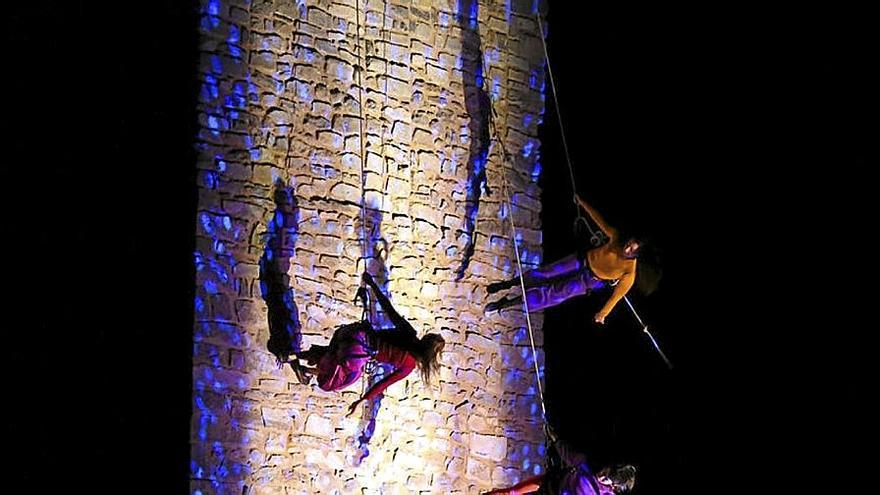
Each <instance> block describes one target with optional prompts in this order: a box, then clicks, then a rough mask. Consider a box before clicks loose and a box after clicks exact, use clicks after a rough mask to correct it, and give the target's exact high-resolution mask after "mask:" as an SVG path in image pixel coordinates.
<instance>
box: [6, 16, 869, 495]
mask: <svg viewBox="0 0 880 495" xmlns="http://www.w3.org/2000/svg"><path fill="white" fill-rule="evenodd" d="M187 3H188V2H176V1H164V2H154V3H150V4H149V5H148V4H134V3H131V2H106V4H105V5H101V3H100V2H40V3H26V5H25V3H23V2H19V3H16V4H15V5H14V6H10V7H9V8H7V9H4V10H6V12H4V16H5V19H4V29H3V36H4V45H5V46H7V47H8V50H7V51H6V54H5V55H6V60H5V63H6V64H7V67H6V69H7V70H4V74H5V76H4V79H5V80H6V82H8V83H12V89H8V90H7V93H5V96H6V98H5V104H6V109H5V112H6V113H9V110H10V109H11V114H10V118H6V119H4V120H5V123H4V126H5V127H7V129H5V130H6V132H5V134H6V136H7V137H9V140H8V142H9V143H10V147H9V148H8V150H9V152H8V153H7V154H6V156H4V159H3V176H4V184H5V185H6V187H5V191H4V192H5V194H4V200H6V201H5V202H4V203H6V202H7V201H8V204H4V206H5V208H4V210H5V212H6V213H7V216H8V217H9V218H11V224H8V225H7V226H8V233H9V236H8V239H9V240H8V241H4V244H5V247H6V248H8V249H9V248H11V249H9V250H10V251H11V254H7V255H6V258H5V261H6V263H7V273H6V280H5V282H6V286H7V291H6V292H12V293H13V295H14V299H12V300H11V301H8V302H9V307H10V308H12V311H13V318H12V319H11V320H7V321H5V322H4V327H6V328H5V330H6V332H4V335H5V336H6V337H7V339H6V341H5V345H4V349H5V351H4V354H5V359H4V363H5V365H6V366H7V369H6V370H5V371H6V372H5V378H6V380H5V382H6V384H7V386H6V387H5V389H4V391H5V392H6V393H5V394H4V403H5V404H6V406H5V407H4V409H5V412H6V413H7V416H8V419H7V420H6V421H5V422H4V423H3V428H4V432H5V435H4V437H5V438H6V439H8V440H11V444H9V448H8V454H9V455H10V456H11V459H12V464H11V465H9V464H7V466H6V471H7V472H9V473H11V474H12V476H10V478H11V479H12V480H13V481H15V484H18V483H24V484H26V485H29V486H30V487H31V490H29V491H30V492H38V493H39V492H44V491H47V490H49V488H50V487H58V488H63V489H65V490H66V489H69V488H70V487H71V486H72V485H73V486H76V487H77V489H82V490H83V491H86V492H88V493H110V492H114V493H118V492H121V491H126V492H134V493H183V492H185V490H186V487H187V483H188V459H189V446H188V443H187V442H188V436H189V420H190V401H191V389H190V373H191V339H190V333H189V332H188V331H187V330H188V329H190V328H192V300H193V290H194V287H193V277H194V275H193V271H194V270H193V267H192V252H193V250H194V239H193V232H194V231H195V225H194V221H195V215H194V214H193V212H194V211H195V208H196V197H195V187H194V184H195V180H194V167H193V164H194V163H195V152H194V150H193V146H192V140H193V136H195V134H196V128H195V122H196V114H195V105H196V96H197V85H196V80H195V74H196V66H197V62H198V61H197V56H196V46H197V31H196V28H195V27H196V25H197V20H196V16H195V9H190V8H189V6H188V5H187ZM738 9H739V10H725V9H723V8H721V7H715V8H714V10H707V9H705V8H703V9H700V8H688V9H684V8H682V9H669V8H663V9H660V8H659V7H653V8H650V9H645V8H643V7H637V6H635V5H629V4H627V5H624V6H619V7H616V8H611V7H608V6H607V5H604V4H603V5H586V2H573V1H570V2H564V1H555V2H552V5H551V8H550V14H549V17H548V22H549V25H550V27H549V33H548V34H549V43H550V58H551V63H552V68H553V70H554V75H555V77H556V80H557V83H558V89H559V97H560V100H561V103H562V109H563V115H562V117H563V120H564V123H565V131H566V133H567V136H568V140H569V145H570V149H571V154H572V159H573V162H574V164H575V167H576V169H575V176H576V181H577V189H578V191H579V192H580V193H581V194H582V196H583V197H584V198H585V199H587V200H588V201H590V202H591V203H593V205H594V206H595V207H596V208H597V209H599V210H600V211H601V212H602V213H603V214H605V216H606V218H607V220H608V221H609V223H611V224H612V225H626V226H630V227H633V228H637V229H639V230H642V231H645V232H646V233H648V234H650V236H651V237H652V238H653V239H654V240H655V241H656V244H657V246H659V247H660V248H661V249H662V253H663V257H662V266H663V270H664V277H663V280H662V281H661V285H660V289H659V290H658V292H656V293H655V294H654V295H652V296H650V297H648V298H643V297H640V296H638V295H635V296H633V298H632V299H633V302H634V304H635V305H636V306H637V308H638V310H639V312H640V313H641V316H642V317H643V319H645V320H646V322H647V323H648V324H649V325H650V327H651V329H652V331H653V333H654V335H655V337H656V338H657V339H658V341H659V342H660V344H661V345H662V346H663V348H664V350H665V352H666V354H667V355H668V357H669V358H670V359H671V361H672V362H673V364H674V365H675V368H674V369H673V370H671V371H670V370H668V369H666V368H665V365H664V364H663V362H662V361H661V359H660V358H659V356H657V355H656V353H655V352H654V351H653V350H652V348H651V347H650V345H649V343H648V341H647V340H646V338H645V336H644V335H643V334H642V333H641V332H640V329H639V327H638V325H637V323H636V322H635V320H634V318H633V317H632V316H631V315H630V314H629V313H628V311H627V310H626V308H625V307H624V306H619V307H618V308H617V309H616V310H615V311H614V312H613V313H612V315H611V316H610V317H609V318H608V320H607V321H608V324H607V325H606V326H605V327H599V326H597V325H595V324H593V323H592V315H593V314H595V311H596V309H597V307H598V304H600V303H601V302H602V299H603V297H604V296H601V297H595V298H582V299H581V300H577V301H570V302H568V303H565V304H563V305H561V306H559V307H557V308H553V309H550V310H547V311H546V312H545V314H546V316H545V323H544V333H545V350H546V360H547V364H546V395H547V402H548V404H547V408H548V415H549V417H550V421H551V422H552V423H553V424H554V425H555V426H556V427H557V429H558V430H559V432H560V434H561V435H562V436H563V437H565V438H567V439H569V440H570V441H571V442H572V443H573V444H575V445H576V446H578V447H579V448H581V449H583V450H584V451H585V452H586V453H587V454H588V455H589V457H590V459H591V460H592V462H593V464H594V465H595V466H601V465H603V464H605V463H610V462H630V463H633V464H636V465H637V466H638V467H639V470H640V478H639V482H638V483H637V485H636V487H637V490H636V492H637V493H639V494H642V493H651V494H665V493H715V492H717V491H723V489H730V488H732V487H736V486H739V483H742V482H743V480H742V475H743V473H747V474H748V476H749V479H748V483H747V484H748V489H746V490H745V491H748V492H749V493H766V492H768V490H764V489H762V488H764V487H763V485H762V486H761V487H756V486H754V485H753V484H752V483H754V476H755V475H756V473H765V474H766V473H767V472H770V473H779V472H784V473H786V474H785V475H784V476H783V477H784V478H785V479H786V481H787V482H788V480H792V479H797V478H800V477H798V476H792V475H791V474H790V473H788V471H782V470H779V469H778V465H779V464H780V463H782V462H784V461H790V460H791V459H790V456H789V455H788V454H784V453H783V452H782V449H783V448H788V447H794V448H795V450H799V451H800V452H801V454H802V455H803V456H804V457H806V458H808V459H809V461H808V462H807V463H804V464H801V465H802V466H807V467H810V468H814V467H815V468H816V469H818V470H819V471H822V470H827V469H831V466H832V465H835V466H845V467H848V468H852V467H853V466H854V464H850V463H851V462H853V460H854V459H855V458H856V457H857V456H856V455H855V454H853V449H851V448H850V447H849V445H850V443H851V442H855V441H857V440H858V439H859V438H860V437H861V435H862V434H863V432H862V430H860V429H859V428H858V427H856V426H855V423H856V422H855V421H853V420H854V419H860V418H863V417H868V413H866V412H862V411H864V410H863V409H861V408H859V409H858V411H859V412H855V409H856V408H855V406H856V405H859V406H861V405H862V404H863V403H864V402H866V401H867V399H865V397H866V393H865V391H866V390H867V387H868V382H869V380H868V378H866V377H867V376H868V375H867V374H866V373H865V370H867V366H868V365H867V363H869V362H870V359H869V355H868V350H867V349H869V348H870V346H867V345H863V344H862V342H861V340H860V339H861V336H860V335H861V334H860V333H859V332H862V333H870V332H872V331H873V330H864V328H862V327H858V326H856V325H852V324H850V323H852V322H853V321H854V319H853V317H852V311H851V308H852V306H847V305H833V304H831V303H830V302H829V300H828V299H821V300H819V301H814V300H812V299H810V300H808V299H807V298H806V297H804V298H801V297H800V296H796V295H794V290H795V289H796V288H797V285H799V284H801V283H803V284H804V286H809V287H814V286H818V287H820V288H821V289H820V290H821V291H822V292H823V293H827V294H829V296H828V297H830V295H831V294H833V293H835V292H836V291H837V290H838V287H840V284H839V282H841V280H840V279H839V278H838V276H845V275H847V273H848V272H846V270H843V271H840V270H839V269H838V268H839V267H832V268H834V269H831V268H829V267H827V266H825V267H821V268H815V267H813V268H811V269H808V270H803V269H801V268H799V267H809V266H813V265H808V264H807V262H808V261H815V260H816V255H815V254H813V253H815V252H821V251H815V250H816V248H818V247H819V246H821V245H823V243H826V244H825V245H827V243H829V242H831V241H832V240H835V241H837V240H840V239H846V237H847V235H848V233H849V234H855V235H859V233H860V232H862V231H863V230H864V229H865V228H866V225H868V226H870V225H873V224H872V223H868V224H858V223H855V222H856V221H857V219H856V218H855V215H854V213H856V212H858V211H860V210H862V209H864V207H865V206H867V205H869V204H870V203H869V202H868V201H869V200H870V196H866V195H864V194H863V193H864V192H867V191H869V190H870V189H872V188H873V186H872V185H871V184H873V182H871V180H869V179H868V178H867V171H866V168H867V166H866V164H867V163H868V153H867V149H868V146H867V143H868V142H869V141H870V139H876V125H873V126H871V125H867V123H868V122H870V121H871V120H873V121H874V122H875V124H876V115H877V112H876V96H873V95H875V94H876V88H877V87H878V86H877V84H876V81H874V80H873V79H872V78H871V77H869V73H872V72H873V71H872V70H870V69H871V68H872V67H871V66H875V65H876V53H871V52H870V51H869V48H868V47H871V46H877V45H880V44H878V43H877V40H876V39H875V38H876V35H875V34H874V31H876V28H870V29H869V27H867V26H865V25H863V23H864V22H865V21H866V20H867V19H868V18H869V17H868V16H867V15H866V14H865V13H863V12H842V11H833V12H832V11H812V12H807V11H805V10H803V9H801V10H796V11H795V10H792V11H784V12H769V11H767V10H766V9H753V10H752V9H749V8H747V7H745V6H738ZM546 104H547V113H546V114H545V116H544V126H543V128H542V130H541V132H542V136H541V139H542V147H541V156H542V164H543V174H542V177H541V186H542V187H543V189H544V191H545V195H544V198H543V206H544V215H543V222H544V227H545V228H544V256H545V259H546V260H552V259H556V258H559V257H562V256H565V255H567V254H569V253H570V252H572V251H573V250H574V249H575V247H576V246H577V242H578V241H577V239H575V237H574V236H573V235H572V222H573V220H574V208H573V206H572V203H571V199H570V198H571V193H572V191H571V184H570V183H569V178H568V170H567V168H566V165H565V161H564V156H563V154H562V148H561V142H560V139H559V136H560V129H559V128H558V125H557V123H556V114H555V110H554V106H553V99H552V95H551V94H550V87H549V81H548V85H547V99H546ZM158 191H161V194H158V193H157V192H158ZM19 192H22V193H24V194H25V195H26V196H25V198H26V199H24V200H21V199H18V196H19V195H18V194H16V193H19ZM832 196H834V197H835V199H834V200H833V201H832V200H830V198H831V197H832ZM837 197H841V198H842V199H840V200H838V199H836V198H837ZM866 198H867V199H866ZM831 205H835V206H842V207H843V208H844V209H845V212H846V213H847V215H845V216H832V215H831V214H830V213H829V211H828V208H829V207H830V206H831ZM850 219H852V221H851V222H850V221H849V220H850ZM804 228H806V229H808V230H807V233H808V235H805V236H803V237H801V234H800V230H801V229H804ZM854 228H857V229H859V230H854ZM868 237H871V236H868ZM4 239H7V237H6V236H4ZM802 259H804V261H802ZM846 266H849V265H846ZM9 268H11V270H9ZM838 272H840V273H838ZM795 273H801V274H806V277H805V278H804V279H803V281H802V282H801V281H800V279H798V280H796V279H795V278H794V274H795ZM807 284H810V285H807ZM157 295H161V296H157ZM823 297H824V296H823ZM813 303H815V305H811V304H813ZM829 317H831V318H834V320H835V323H836V324H835V325H834V326H833V327H832V326H828V325H827V324H826V323H825V322H824V320H823V321H822V322H821V323H820V320H822V319H823V318H829ZM801 320H808V321H807V322H802V321H801ZM809 320H812V321H809ZM860 328H861V330H860ZM828 329H833V332H832V331H829V330H828ZM874 388H876V387H874ZM801 396H807V397H808V398H807V399H798V398H797V397H801ZM792 403H793V404H795V407H788V406H790V404H792ZM783 406H785V407H783ZM795 411H796V412H795ZM851 411H852V412H851ZM807 415H809V417H810V419H806V418H807ZM825 424H830V425H831V427H832V428H831V430H832V432H830V433H822V434H821V435H817V434H816V433H817V431H818V430H819V428H817V426H819V425H825ZM780 444H781V445H782V446H783V447H780V446H779V445H780ZM826 444H827V445H826ZM764 461H770V462H772V463H774V464H775V465H777V467H776V468H771V469H769V470H765V469H763V468H758V465H759V464H763V462H764ZM851 479H855V480H861V479H863V478H860V477H858V476H853V477H852V478H850V477H848V476H838V477H837V478H836V479H835V482H834V486H835V488H838V489H839V488H842V484H844V483H846V482H847V481H850V480H851ZM855 484H856V485H859V484H861V483H859V482H855ZM787 492H789V491H788V490H785V491H784V492H783V493H787Z"/></svg>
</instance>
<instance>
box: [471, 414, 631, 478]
mask: <svg viewBox="0 0 880 495" xmlns="http://www.w3.org/2000/svg"><path fill="white" fill-rule="evenodd" d="M548 438H549V439H550V448H549V449H548V463H547V472H545V473H544V474H542V475H539V476H533V477H531V478H528V479H525V480H523V481H520V482H519V483H517V484H516V485H513V486H511V487H508V488H498V489H495V490H492V491H490V492H486V493H485V494H484V495H521V494H523V493H542V494H547V495H563V494H565V495H618V494H621V493H624V492H627V491H629V490H632V488H633V485H635V481H636V478H635V476H636V468H634V467H633V466H631V465H629V464H624V465H620V466H615V467H606V468H605V469H603V470H601V471H599V473H597V474H593V472H592V471H591V470H590V466H589V465H587V462H586V456H585V455H584V454H583V453H581V452H578V451H577V450H574V449H573V448H572V447H571V446H570V445H568V444H566V443H565V442H563V441H561V440H560V439H559V438H557V437H556V435H555V434H554V433H553V431H552V429H550V428H549V427H548Z"/></svg>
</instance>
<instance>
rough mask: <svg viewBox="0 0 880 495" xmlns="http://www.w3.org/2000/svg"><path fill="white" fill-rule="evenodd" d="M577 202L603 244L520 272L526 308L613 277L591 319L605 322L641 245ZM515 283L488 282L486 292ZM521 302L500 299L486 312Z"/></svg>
mask: <svg viewBox="0 0 880 495" xmlns="http://www.w3.org/2000/svg"><path fill="white" fill-rule="evenodd" d="M576 197H577V201H578V204H579V205H580V206H581V207H582V208H583V209H584V210H586V212H587V213H588V214H589V215H590V217H591V218H592V219H593V221H594V222H595V223H596V225H598V226H599V229H600V230H602V232H604V233H605V235H606V236H607V237H608V242H606V243H605V244H603V245H601V246H599V247H596V248H593V249H590V250H588V251H587V252H586V253H583V254H581V253H575V254H572V255H570V256H567V257H565V258H562V259H561V260H559V261H556V262H554V263H551V264H549V265H546V266H542V267H539V268H536V269H534V270H531V271H528V272H526V273H524V274H523V281H524V283H525V287H526V300H527V302H528V304H529V311H539V310H542V309H545V308H549V307H552V306H556V305H557V304H561V303H562V302H564V301H566V300H568V299H571V298H573V297H577V296H581V295H584V294H589V293H590V292H592V291H594V290H597V289H601V288H604V287H605V286H606V285H608V284H609V283H611V282H613V281H614V280H617V281H618V282H617V285H616V286H615V287H614V292H613V293H612V294H611V297H609V298H608V302H606V303H605V305H604V306H603V307H602V309H600V310H599V312H598V313H596V316H595V321H596V322H598V323H605V318H606V317H607V316H608V313H610V312H611V310H612V309H614V306H615V305H616V304H617V302H618V301H620V300H621V299H622V298H623V296H625V295H626V293H627V292H628V291H629V290H630V288H631V287H632V286H633V282H635V279H636V257H637V256H638V254H639V251H640V249H641V248H642V245H643V244H644V243H643V242H642V241H641V240H639V239H638V238H636V237H631V236H623V235H621V234H620V232H619V231H618V230H617V229H615V228H613V227H611V226H610V225H608V224H607V223H605V219H604V218H602V216H601V215H599V213H598V212H596V210H595V209H593V207H591V206H590V205H589V204H588V203H587V202H586V201H584V200H583V199H582V198H581V197H580V196H576ZM515 285H519V277H514V278H511V279H510V280H505V281H502V282H495V283H492V284H489V286H488V287H487V288H486V289H487V292H489V293H490V294H492V293H495V292H498V291H500V290H503V289H508V288H510V287H513V286H515ZM518 304H522V296H514V297H509V298H501V299H499V300H497V301H493V302H490V303H489V304H487V305H486V311H495V310H499V309H501V308H505V307H508V306H513V305H518Z"/></svg>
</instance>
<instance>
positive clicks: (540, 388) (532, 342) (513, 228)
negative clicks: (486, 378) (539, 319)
mask: <svg viewBox="0 0 880 495" xmlns="http://www.w3.org/2000/svg"><path fill="white" fill-rule="evenodd" d="M492 114H493V115H494V116H495V117H497V114H495V108H494V107H493V108H492ZM495 120H496V119H495V118H492V119H489V123H490V125H491V126H492V132H493V134H495V140H494V141H495V142H496V143H498V145H499V146H500V147H501V156H502V160H501V169H502V170H501V178H502V180H501V191H502V192H503V193H504V200H505V202H506V203H507V210H508V211H507V218H508V220H510V228H511V231H512V235H511V237H512V238H513V252H514V254H515V257H516V265H517V268H518V269H519V285H520V290H521V291H522V300H523V308H524V310H525V315H526V328H527V329H528V331H529V345H530V346H531V349H532V364H533V365H534V367H535V382H536V383H537V384H538V397H539V399H540V402H541V419H542V420H543V421H544V423H545V424H547V407H546V406H545V405H544V387H543V386H542V385H541V370H540V368H538V351H537V349H536V348H535V332H534V330H533V328H532V318H531V313H530V312H529V301H528V298H526V282H525V278H523V277H524V275H523V274H524V273H525V272H524V271H523V266H522V260H521V259H520V255H519V245H518V244H517V232H518V231H517V229H516V223H515V222H514V220H513V203H512V202H511V201H510V193H509V191H508V183H507V177H506V175H505V174H504V172H505V170H504V163H505V162H507V161H508V160H509V158H510V155H509V154H508V153H507V148H506V147H505V146H504V140H503V139H501V137H500V136H499V135H498V128H497V127H496V126H495Z"/></svg>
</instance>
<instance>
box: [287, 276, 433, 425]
mask: <svg viewBox="0 0 880 495" xmlns="http://www.w3.org/2000/svg"><path fill="white" fill-rule="evenodd" d="M363 279H364V282H366V283H367V285H368V286H369V287H370V288H371V289H372V290H373V294H374V295H375V297H376V299H377V300H378V301H379V305H380V306H381V307H382V310H383V311H384V312H385V313H386V315H387V316H388V319H389V320H390V321H391V322H392V323H393V324H394V328H393V329H391V330H382V331H375V330H374V329H373V327H372V326H371V325H370V323H369V322H368V321H360V322H357V323H350V324H346V325H342V326H340V327H339V328H337V329H336V331H335V332H334V333H333V338H332V339H331V340H330V343H329V345H326V346H325V345H313V346H311V347H310V348H309V349H307V350H305V351H303V352H300V353H297V354H295V357H296V359H295V360H291V361H289V364H290V367H291V368H292V369H293V371H294V373H295V374H296V376H297V379H298V380H299V381H300V383H308V380H309V376H308V375H313V374H316V375H317V377H318V386H319V387H320V388H321V389H322V390H327V391H332V390H340V389H343V388H345V387H347V386H349V385H351V384H352V383H354V382H355V381H357V379H358V378H360V376H361V373H363V369H364V366H365V365H366V364H367V362H368V361H369V360H370V359H371V358H372V359H375V360H376V361H378V362H379V363H383V364H390V365H392V366H393V367H394V371H393V372H391V373H389V374H388V375H387V376H385V377H384V378H382V379H381V380H380V381H378V382H376V383H375V384H374V385H373V386H372V387H370V389H369V390H367V392H366V393H365V394H364V395H363V397H361V398H360V399H358V400H356V401H355V402H354V403H352V404H351V406H349V414H351V413H352V412H354V410H355V408H356V407H357V405H358V404H360V403H361V402H362V401H363V400H365V399H366V400H372V399H375V398H376V397H378V396H379V395H381V394H382V392H384V391H385V389H386V388H388V386H389V385H391V384H393V383H395V382H397V381H399V380H402V379H404V378H405V377H406V376H407V375H409V374H410V373H411V372H412V371H413V370H414V369H415V368H416V367H418V368H419V369H420V370H421V373H422V379H423V380H424V381H425V383H428V384H430V381H431V376H432V375H434V374H435V373H437V372H438V371H439V370H440V362H439V356H440V352H441V351H442V350H443V347H444V345H446V341H445V340H443V337H442V336H441V335H440V334H436V333H427V334H425V335H424V336H423V337H422V338H418V337H416V330H415V329H414V328H413V327H412V325H410V323H409V322H408V321H406V320H405V319H404V318H403V317H402V316H400V314H398V313H397V311H396V310H395V309H394V307H393V306H392V305H391V301H389V300H388V298H387V297H386V296H385V294H383V293H382V291H381V290H380V289H379V286H378V285H376V282H375V281H374V280H373V277H372V276H370V274H368V273H364V275H363ZM300 361H304V362H305V363H307V364H308V366H306V365H304V364H302V363H301V362H300Z"/></svg>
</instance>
